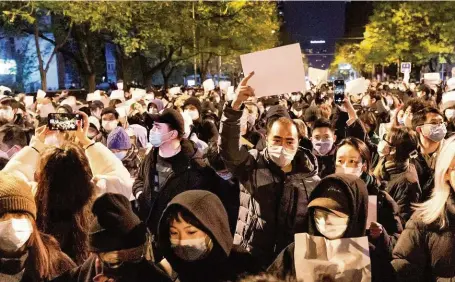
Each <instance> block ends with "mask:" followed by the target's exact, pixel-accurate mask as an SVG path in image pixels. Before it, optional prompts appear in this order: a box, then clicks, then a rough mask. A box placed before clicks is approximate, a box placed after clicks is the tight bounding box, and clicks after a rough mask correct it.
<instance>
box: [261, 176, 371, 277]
mask: <svg viewBox="0 0 455 282" xmlns="http://www.w3.org/2000/svg"><path fill="white" fill-rule="evenodd" d="M327 181H336V182H338V183H339V184H341V185H340V187H341V188H342V189H343V190H344V192H345V195H346V196H347V198H348V201H349V203H348V204H349V209H350V210H351V211H352V213H351V214H350V215H349V221H348V226H347V229H346V231H345V233H344V234H343V237H342V238H356V237H362V236H365V230H366V228H367V226H366V224H367V215H368V191H367V190H366V187H365V183H364V182H363V181H362V180H360V179H359V178H358V177H355V176H353V175H348V174H332V175H329V176H327V177H326V178H324V179H322V180H321V182H320V183H319V184H318V185H317V186H316V188H315V189H314V191H313V193H312V194H311V196H310V201H312V200H314V199H316V198H318V197H319V195H320V194H321V192H322V191H324V190H325V189H326V187H327V186H326V185H325V184H324V183H325V182H327ZM313 212H314V208H310V209H309V211H308V214H307V217H306V220H305V226H304V229H303V230H302V232H303V233H308V234H310V235H312V236H321V237H323V235H322V234H321V233H320V232H319V231H318V230H317V228H316V223H315V222H314V217H313ZM294 251H295V243H292V244H291V245H289V246H288V247H287V248H286V249H285V250H284V251H283V252H281V253H280V254H279V256H278V257H277V258H276V260H275V261H274V262H273V264H272V265H271V266H270V267H269V269H268V272H271V273H273V274H275V275H277V276H278V277H279V278H281V279H285V278H286V277H288V276H289V277H291V278H296V272H295V260H294Z"/></svg>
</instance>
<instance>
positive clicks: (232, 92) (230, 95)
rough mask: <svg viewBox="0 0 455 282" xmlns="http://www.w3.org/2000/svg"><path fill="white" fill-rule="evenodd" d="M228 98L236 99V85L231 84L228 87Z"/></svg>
mask: <svg viewBox="0 0 455 282" xmlns="http://www.w3.org/2000/svg"><path fill="white" fill-rule="evenodd" d="M226 98H227V100H228V101H232V100H234V98H235V90H234V86H229V87H228V91H227V93H226Z"/></svg>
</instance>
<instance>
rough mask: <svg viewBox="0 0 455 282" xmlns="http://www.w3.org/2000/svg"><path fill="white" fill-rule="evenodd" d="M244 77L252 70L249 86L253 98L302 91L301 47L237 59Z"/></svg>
mask: <svg viewBox="0 0 455 282" xmlns="http://www.w3.org/2000/svg"><path fill="white" fill-rule="evenodd" d="M240 60H241V62H242V68H243V72H244V74H245V75H247V74H249V73H251V72H253V71H254V73H255V74H254V76H253V77H252V78H251V79H250V81H249V83H248V84H249V85H250V86H251V87H252V88H254V90H255V94H256V97H264V96H272V95H279V94H284V93H290V92H296V91H302V90H303V91H305V90H306V83H305V69H304V67H303V61H302V50H301V49H300V44H298V43H297V44H291V45H287V46H282V47H278V48H273V49H269V50H265V51H259V52H255V53H250V54H245V55H241V56H240Z"/></svg>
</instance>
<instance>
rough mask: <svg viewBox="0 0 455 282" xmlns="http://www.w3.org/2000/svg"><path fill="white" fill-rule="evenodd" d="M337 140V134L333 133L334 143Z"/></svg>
mask: <svg viewBox="0 0 455 282" xmlns="http://www.w3.org/2000/svg"><path fill="white" fill-rule="evenodd" d="M336 141H337V136H336V135H335V134H333V143H335V142H336Z"/></svg>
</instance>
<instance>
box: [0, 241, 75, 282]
mask: <svg viewBox="0 0 455 282" xmlns="http://www.w3.org/2000/svg"><path fill="white" fill-rule="evenodd" d="M41 239H42V240H43V243H44V246H46V248H47V249H48V252H49V253H50V261H49V265H50V269H51V273H50V276H51V277H50V279H53V278H55V277H58V276H59V275H61V274H62V273H64V272H66V271H69V270H70V269H72V268H73V267H76V264H75V263H74V262H73V261H72V260H71V259H70V258H69V257H68V256H67V255H66V254H64V253H63V252H62V251H61V250H60V247H59V246H58V243H57V241H56V240H55V239H54V238H52V237H50V236H48V235H44V234H42V235H41ZM36 267H37V266H36V265H35V264H34V262H31V261H30V255H29V252H26V253H25V254H23V255H22V256H21V257H20V258H2V257H0V281H2V282H17V281H20V282H47V281H50V279H44V280H43V279H39V278H37V277H36V273H35V269H36Z"/></svg>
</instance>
